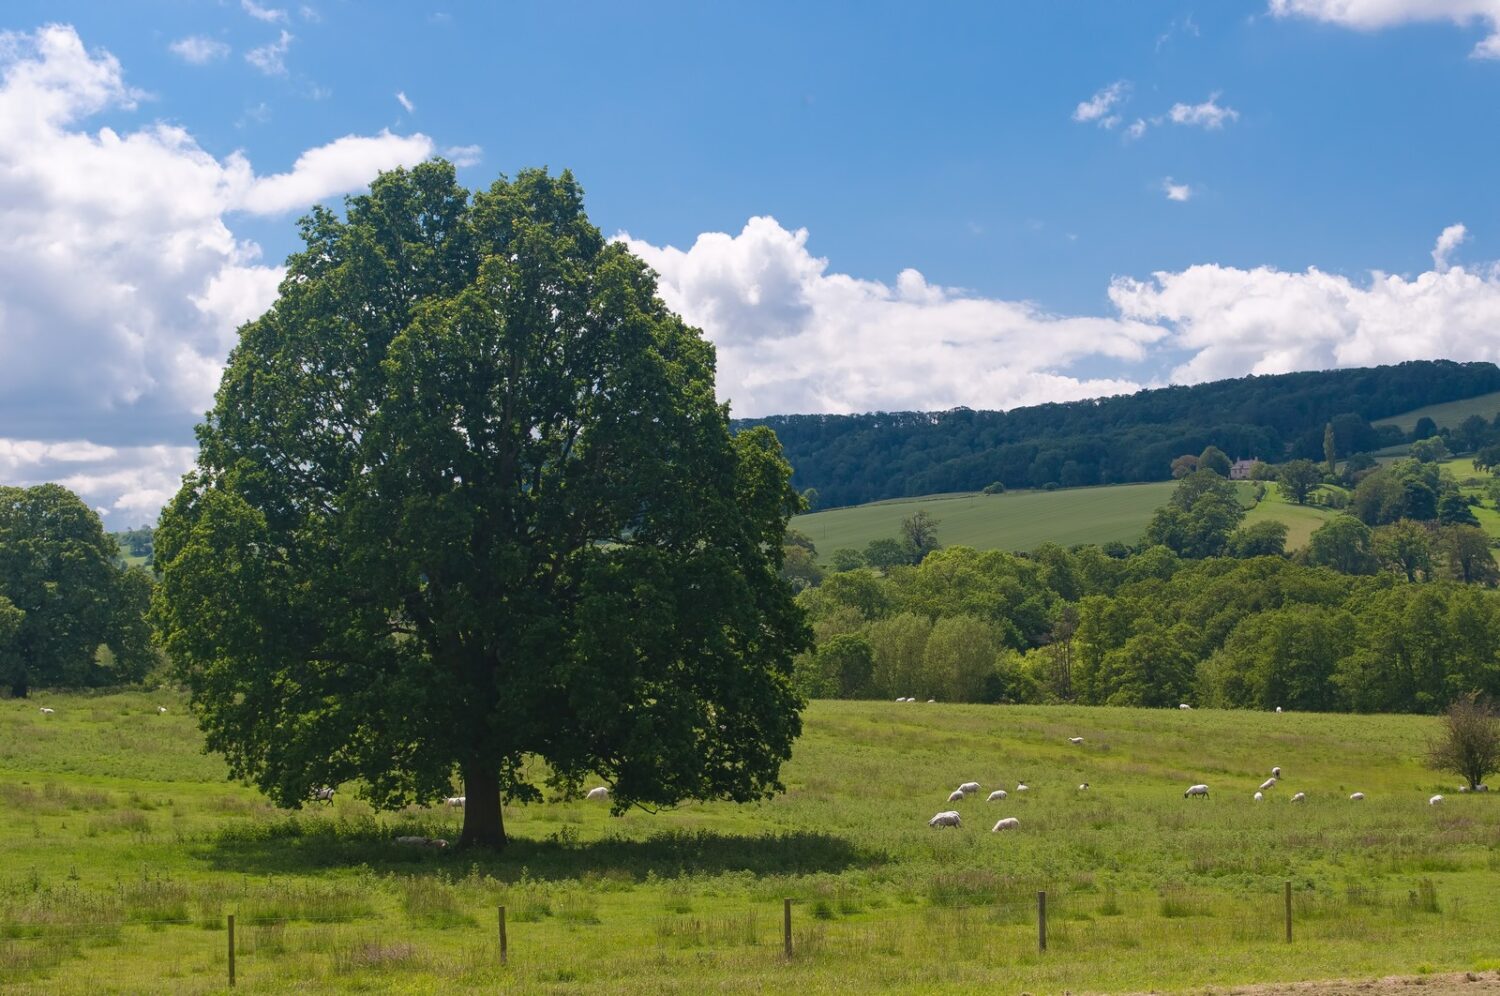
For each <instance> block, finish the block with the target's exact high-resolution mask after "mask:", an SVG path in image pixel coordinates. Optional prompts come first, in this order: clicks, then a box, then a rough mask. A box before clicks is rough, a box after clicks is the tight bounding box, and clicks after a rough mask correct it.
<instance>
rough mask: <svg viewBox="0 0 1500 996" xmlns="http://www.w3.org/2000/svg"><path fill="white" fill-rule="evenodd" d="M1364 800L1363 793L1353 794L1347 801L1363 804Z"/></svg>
mask: <svg viewBox="0 0 1500 996" xmlns="http://www.w3.org/2000/svg"><path fill="white" fill-rule="evenodd" d="M1364 798H1365V794H1364V793H1363V792H1355V793H1354V794H1353V795H1351V796H1350V797H1349V801H1350V802H1363V801H1364Z"/></svg>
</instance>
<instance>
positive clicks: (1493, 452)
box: [1474, 443, 1500, 470]
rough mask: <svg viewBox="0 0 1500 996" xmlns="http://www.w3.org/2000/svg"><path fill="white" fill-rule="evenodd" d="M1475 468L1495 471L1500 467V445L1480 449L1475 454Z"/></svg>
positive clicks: (1492, 444)
mask: <svg viewBox="0 0 1500 996" xmlns="http://www.w3.org/2000/svg"><path fill="white" fill-rule="evenodd" d="M1474 466H1475V467H1478V468H1479V469H1480V470H1495V469H1496V468H1497V467H1500V443H1491V444H1490V445H1488V446H1483V447H1480V449H1479V451H1478V452H1477V453H1475V454H1474Z"/></svg>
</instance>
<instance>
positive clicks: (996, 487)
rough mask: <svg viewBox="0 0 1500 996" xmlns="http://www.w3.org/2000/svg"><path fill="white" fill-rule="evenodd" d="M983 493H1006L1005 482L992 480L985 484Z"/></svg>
mask: <svg viewBox="0 0 1500 996" xmlns="http://www.w3.org/2000/svg"><path fill="white" fill-rule="evenodd" d="M982 493H983V494H987V495H1003V494H1005V484H1004V483H1003V482H1001V481H991V482H990V483H988V484H986V485H985V486H984V488H983V490H982Z"/></svg>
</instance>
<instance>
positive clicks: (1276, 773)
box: [1271, 768, 1281, 778]
mask: <svg viewBox="0 0 1500 996" xmlns="http://www.w3.org/2000/svg"><path fill="white" fill-rule="evenodd" d="M1271 777H1272V778H1280V777H1281V769H1280V768H1272V769H1271Z"/></svg>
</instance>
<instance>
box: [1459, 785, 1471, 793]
mask: <svg viewBox="0 0 1500 996" xmlns="http://www.w3.org/2000/svg"><path fill="white" fill-rule="evenodd" d="M1458 790H1459V791H1460V792H1467V791H1469V786H1467V785H1460V786H1459V787H1458Z"/></svg>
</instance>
